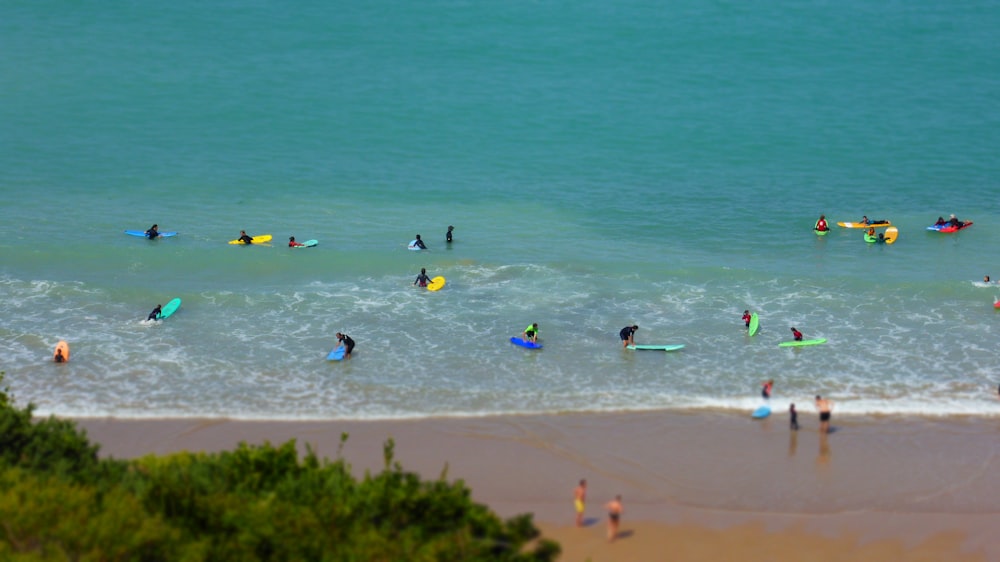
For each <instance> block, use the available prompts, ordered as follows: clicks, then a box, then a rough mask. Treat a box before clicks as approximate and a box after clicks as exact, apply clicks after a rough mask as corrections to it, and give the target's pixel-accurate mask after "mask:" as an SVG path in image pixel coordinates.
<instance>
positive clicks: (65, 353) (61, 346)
mask: <svg viewBox="0 0 1000 562" xmlns="http://www.w3.org/2000/svg"><path fill="white" fill-rule="evenodd" d="M60 352H61V353H62V358H63V360H62V361H60V360H59V356H60ZM52 360H53V361H55V362H56V363H65V362H66V361H69V344H68V343H66V342H64V341H62V340H59V343H57V344H56V350H55V352H53V353H52Z"/></svg>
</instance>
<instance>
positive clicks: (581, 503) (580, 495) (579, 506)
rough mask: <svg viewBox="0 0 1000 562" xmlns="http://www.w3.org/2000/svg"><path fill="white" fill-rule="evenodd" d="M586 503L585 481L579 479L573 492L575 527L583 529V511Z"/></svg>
mask: <svg viewBox="0 0 1000 562" xmlns="http://www.w3.org/2000/svg"><path fill="white" fill-rule="evenodd" d="M586 503H587V481H586V480H583V479H581V480H580V484H579V485H578V486H577V487H576V489H575V490H573V508H574V509H575V510H576V526H577V527H583V510H584V509H585V507H586Z"/></svg>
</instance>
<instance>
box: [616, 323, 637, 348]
mask: <svg viewBox="0 0 1000 562" xmlns="http://www.w3.org/2000/svg"><path fill="white" fill-rule="evenodd" d="M638 329H639V326H637V325H635V324H633V325H631V326H625V327H624V328H622V329H621V331H619V332H618V337H619V338H621V339H622V347H623V348H625V347H628V346H630V345H635V331H636V330H638Z"/></svg>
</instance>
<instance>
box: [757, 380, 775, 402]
mask: <svg viewBox="0 0 1000 562" xmlns="http://www.w3.org/2000/svg"><path fill="white" fill-rule="evenodd" d="M760 386H761V388H760V395H761V396H763V397H764V400H770V399H771V389H772V388H774V379H770V380H768V381H767V382H764V383H762V384H761V385H760Z"/></svg>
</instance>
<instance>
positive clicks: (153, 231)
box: [146, 224, 160, 240]
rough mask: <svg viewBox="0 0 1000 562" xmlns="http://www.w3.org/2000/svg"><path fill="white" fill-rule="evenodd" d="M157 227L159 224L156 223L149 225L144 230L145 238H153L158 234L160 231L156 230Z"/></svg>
mask: <svg viewBox="0 0 1000 562" xmlns="http://www.w3.org/2000/svg"><path fill="white" fill-rule="evenodd" d="M159 228H160V225H158V224H154V225H153V226H151V227H149V230H147V231H146V238H149V239H150V240H155V239H156V237H157V236H159V235H160V231H159V230H158V229H159Z"/></svg>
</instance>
